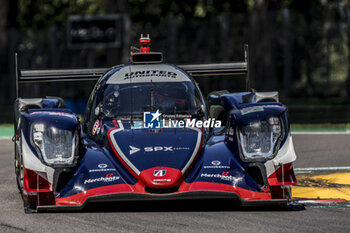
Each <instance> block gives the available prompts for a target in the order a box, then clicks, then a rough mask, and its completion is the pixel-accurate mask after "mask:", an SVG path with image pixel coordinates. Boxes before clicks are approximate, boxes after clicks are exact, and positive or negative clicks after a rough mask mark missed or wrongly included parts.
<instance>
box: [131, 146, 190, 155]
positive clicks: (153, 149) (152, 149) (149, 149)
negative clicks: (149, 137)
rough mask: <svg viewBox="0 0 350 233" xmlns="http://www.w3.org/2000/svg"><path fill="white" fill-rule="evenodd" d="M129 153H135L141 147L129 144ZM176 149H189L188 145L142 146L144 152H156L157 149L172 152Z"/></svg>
mask: <svg viewBox="0 0 350 233" xmlns="http://www.w3.org/2000/svg"><path fill="white" fill-rule="evenodd" d="M129 148H130V150H129V154H130V155H132V154H135V153H137V152H139V151H141V148H137V147H135V146H131V145H129ZM177 150H191V149H190V148H189V147H173V146H146V147H144V148H143V151H144V152H157V151H162V152H172V151H177Z"/></svg>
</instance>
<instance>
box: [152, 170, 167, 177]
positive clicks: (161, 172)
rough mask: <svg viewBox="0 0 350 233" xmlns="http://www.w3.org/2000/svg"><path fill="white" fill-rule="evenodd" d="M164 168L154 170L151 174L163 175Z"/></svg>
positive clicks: (164, 172)
mask: <svg viewBox="0 0 350 233" xmlns="http://www.w3.org/2000/svg"><path fill="white" fill-rule="evenodd" d="M165 174H166V170H154V172H153V176H165Z"/></svg>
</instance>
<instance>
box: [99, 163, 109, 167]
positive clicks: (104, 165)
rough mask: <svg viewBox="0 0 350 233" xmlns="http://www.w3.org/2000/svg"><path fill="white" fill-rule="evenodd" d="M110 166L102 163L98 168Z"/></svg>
mask: <svg viewBox="0 0 350 233" xmlns="http://www.w3.org/2000/svg"><path fill="white" fill-rule="evenodd" d="M107 166H108V165H107V164H105V163H101V164H99V165H97V167H98V168H106V167H107Z"/></svg>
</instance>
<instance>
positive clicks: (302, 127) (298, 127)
mask: <svg viewBox="0 0 350 233" xmlns="http://www.w3.org/2000/svg"><path fill="white" fill-rule="evenodd" d="M290 128H291V131H292V132H309V131H311V132H348V131H350V124H346V123H343V124H330V123H328V124H291V125H290Z"/></svg>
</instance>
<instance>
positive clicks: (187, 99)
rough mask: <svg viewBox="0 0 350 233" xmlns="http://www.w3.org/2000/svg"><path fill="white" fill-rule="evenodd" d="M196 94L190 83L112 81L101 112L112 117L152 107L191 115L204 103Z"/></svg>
mask: <svg viewBox="0 0 350 233" xmlns="http://www.w3.org/2000/svg"><path fill="white" fill-rule="evenodd" d="M196 96H197V95H195V87H194V85H193V84H192V83H191V82H153V83H130V84H109V85H107V87H106V89H105V91H104V94H103V100H102V112H103V113H104V115H105V116H107V117H110V118H115V117H118V116H126V115H141V114H143V112H144V111H153V110H159V111H160V112H161V113H163V114H173V113H174V112H176V113H187V114H192V113H196V111H197V110H198V109H199V108H200V105H201V101H200V99H199V97H196Z"/></svg>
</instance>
